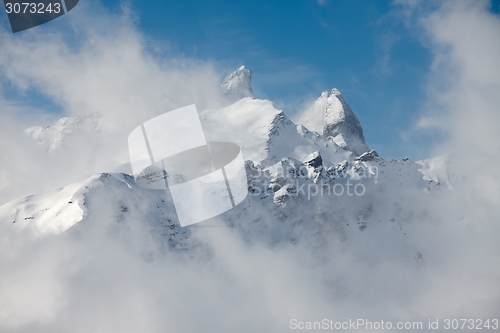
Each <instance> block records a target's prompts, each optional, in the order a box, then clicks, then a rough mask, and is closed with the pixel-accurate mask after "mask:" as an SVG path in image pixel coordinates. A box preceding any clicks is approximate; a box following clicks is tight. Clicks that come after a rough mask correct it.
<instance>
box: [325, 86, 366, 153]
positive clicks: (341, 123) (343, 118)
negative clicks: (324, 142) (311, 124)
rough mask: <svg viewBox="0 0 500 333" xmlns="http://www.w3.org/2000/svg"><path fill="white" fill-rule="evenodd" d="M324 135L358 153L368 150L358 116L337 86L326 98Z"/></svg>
mask: <svg viewBox="0 0 500 333" xmlns="http://www.w3.org/2000/svg"><path fill="white" fill-rule="evenodd" d="M323 135H325V136H329V137H331V138H332V139H333V140H334V141H335V143H337V144H338V145H339V146H340V147H342V148H346V149H348V150H350V151H352V152H354V153H356V154H357V155H359V154H361V153H364V152H365V151H367V150H368V147H367V146H366V144H365V137H364V135H363V129H362V128H361V124H360V123H359V120H358V117H356V114H355V113H354V112H353V111H352V109H351V107H350V106H349V104H347V102H346V101H345V99H344V97H343V96H342V94H341V93H340V91H339V90H337V89H335V88H333V89H332V92H331V93H330V94H329V95H328V97H327V99H326V105H325V124H324V127H323Z"/></svg>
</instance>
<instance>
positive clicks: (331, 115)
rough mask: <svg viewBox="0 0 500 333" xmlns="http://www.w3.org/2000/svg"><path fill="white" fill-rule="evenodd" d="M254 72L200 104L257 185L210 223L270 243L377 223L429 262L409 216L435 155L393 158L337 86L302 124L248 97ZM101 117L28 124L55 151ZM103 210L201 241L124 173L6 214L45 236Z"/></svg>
mask: <svg viewBox="0 0 500 333" xmlns="http://www.w3.org/2000/svg"><path fill="white" fill-rule="evenodd" d="M250 77H251V74H250V71H248V70H247V69H245V68H244V67H241V68H240V69H238V70H237V71H236V72H234V73H233V74H231V75H230V77H228V78H227V79H226V80H225V81H224V84H223V87H226V88H227V90H226V92H227V94H232V96H233V97H235V96H236V95H238V94H239V95H238V96H240V97H242V98H240V99H239V100H237V101H236V102H235V103H233V104H232V105H230V106H228V107H225V108H222V109H218V110H215V109H209V110H204V111H201V112H200V119H201V121H202V125H203V128H204V131H205V135H206V137H207V140H208V141H229V142H234V143H236V144H238V145H239V146H240V147H241V148H242V153H243V156H244V159H245V160H246V169H247V175H248V187H249V192H250V195H249V196H248V197H247V199H246V200H245V201H244V202H243V203H242V204H240V205H239V206H237V207H236V208H235V209H233V210H231V211H229V212H227V213H225V214H223V215H221V216H219V217H217V218H215V219H213V220H212V221H207V222H203V223H205V224H207V223H208V224H210V223H215V222H217V223H222V224H223V225H226V226H230V227H232V228H234V229H236V230H238V231H240V232H241V235H243V236H244V237H245V239H247V241H249V242H254V241H264V242H265V243H268V244H270V245H273V244H274V245H275V244H278V243H281V242H285V243H289V242H297V241H299V240H301V239H314V240H315V243H316V244H322V243H324V242H328V238H330V237H333V238H338V239H340V240H343V241H345V240H348V239H350V238H356V237H359V236H358V234H359V233H368V234H369V233H370V232H371V230H373V231H374V232H375V231H376V232H377V233H378V232H382V233H389V234H391V233H395V234H396V236H395V238H394V239H396V240H395V242H396V243H398V242H399V243H400V249H401V251H402V253H403V252H404V253H407V256H408V258H409V260H415V262H416V263H418V264H420V263H421V261H422V254H421V253H420V252H419V250H418V247H417V246H414V245H410V244H411V239H409V237H410V238H411V234H408V232H407V230H406V228H407V227H408V226H405V225H404V223H405V221H406V222H407V221H409V220H413V219H418V216H419V214H423V212H418V211H413V210H412V209H411V207H408V206H407V205H405V204H404V203H403V202H402V201H401V200H402V199H401V190H402V189H403V188H404V190H405V193H406V195H408V193H412V195H415V196H416V197H418V200H428V198H427V197H428V194H426V193H428V192H429V191H430V192H432V191H434V190H435V188H436V185H435V184H437V183H438V182H439V181H438V180H437V179H435V178H436V176H435V175H431V176H429V175H428V174H429V172H427V175H424V174H423V173H422V172H421V171H422V170H424V169H425V170H427V171H429V170H431V169H432V168H431V167H429V163H427V164H425V165H426V166H427V168H423V167H422V165H423V164H422V163H421V164H417V163H413V162H411V161H409V160H407V159H404V160H384V159H383V158H381V157H380V156H378V154H377V153H376V152H375V151H373V150H372V151H369V150H368V147H367V146H366V144H365V142H364V137H363V130H362V128H361V126H360V123H359V120H358V119H357V117H356V115H355V114H354V113H353V111H352V110H351V108H350V107H349V105H348V104H347V103H346V101H345V100H344V98H343V97H342V95H341V94H340V92H339V91H338V90H336V89H333V90H332V92H331V93H330V94H327V93H323V94H322V95H321V97H320V98H319V99H318V100H317V101H316V102H315V103H314V104H313V105H312V106H311V107H310V108H309V109H308V110H307V111H305V112H304V113H303V114H302V115H301V117H300V119H301V121H302V123H301V124H295V123H294V122H292V121H291V120H290V119H289V118H288V117H287V116H286V114H285V113H284V112H283V111H281V110H278V109H276V108H275V107H274V105H273V104H272V103H271V102H270V101H267V100H259V99H254V98H252V97H245V96H248V95H249V94H250V93H251V86H250ZM240 93H241V94H240ZM235 94H236V95H235ZM98 124H99V122H98V121H82V120H79V119H68V118H64V119H61V120H60V121H58V122H57V123H56V124H55V125H53V126H50V127H47V128H38V127H34V128H30V129H28V130H27V131H26V132H27V134H28V135H30V136H31V137H33V138H38V142H39V144H42V146H43V148H44V149H46V150H47V151H49V152H50V151H51V150H53V149H56V148H57V147H58V146H59V145H60V144H61V142H62V140H63V138H64V137H65V136H67V135H72V134H74V132H73V130H74V129H85V130H87V131H97V130H98V129H99V128H100V127H99V125H98ZM419 170H420V171H419ZM440 176H441V175H440ZM408 189H410V192H409V190H408ZM426 191H427V192H426ZM99 215H100V217H99ZM102 216H106V217H107V219H106V221H107V223H106V224H105V225H106V226H107V227H111V226H112V225H113V223H120V224H123V223H124V221H125V222H126V221H129V222H130V221H131V220H132V219H134V220H136V219H140V220H142V221H144V223H146V225H147V226H148V228H151V230H154V231H155V233H157V235H162V237H164V238H165V242H166V243H167V244H170V246H171V247H173V248H176V247H180V248H183V249H185V248H189V244H190V242H191V241H190V231H189V230H190V229H189V228H181V227H180V226H179V223H178V221H177V218H176V214H175V209H174V207H173V204H172V201H171V198H170V197H169V194H168V193H164V192H163V191H157V190H146V189H142V188H140V187H138V186H136V185H135V183H134V180H133V177H132V176H130V175H127V174H123V173H121V174H109V173H104V174H98V175H95V176H93V177H91V178H89V179H87V180H85V181H83V182H79V183H75V184H71V185H68V186H67V187H65V188H62V189H58V190H53V191H48V192H45V193H42V194H35V195H33V196H30V197H27V198H22V199H19V200H15V201H12V202H10V203H7V204H5V205H3V206H1V207H0V221H2V222H3V223H10V224H12V226H13V228H16V229H23V230H28V231H29V232H30V233H33V234H34V235H37V236H39V237H40V236H43V235H46V234H58V233H61V232H64V231H66V230H70V229H74V228H75V227H76V226H78V225H79V224H81V225H85V223H89V222H92V220H95V219H100V220H102ZM203 223H201V225H203ZM408 228H410V227H408ZM384 230H385V231H384ZM398 239H399V240H398Z"/></svg>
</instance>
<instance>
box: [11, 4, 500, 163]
mask: <svg viewBox="0 0 500 333" xmlns="http://www.w3.org/2000/svg"><path fill="white" fill-rule="evenodd" d="M83 1H85V0H81V2H83ZM102 3H103V4H104V6H105V7H106V8H107V9H108V10H109V11H111V12H120V11H121V4H122V3H123V2H122V1H119V0H103V1H102ZM127 4H128V5H129V7H130V8H131V10H132V12H133V13H134V15H135V16H136V18H137V23H136V24H137V26H138V28H139V30H140V31H141V32H142V33H144V34H145V35H146V40H147V43H148V46H149V47H151V48H156V47H158V46H160V47H163V48H164V47H167V49H168V52H167V53H168V54H173V55H175V56H179V55H181V56H185V57H189V58H196V59H200V60H203V61H207V60H208V61H211V62H213V63H214V64H216V66H217V67H218V68H220V69H221V77H223V76H224V75H226V74H228V73H229V72H230V71H232V70H234V69H236V68H237V67H239V66H240V65H245V66H246V67H248V68H249V69H251V70H252V71H253V74H254V75H253V87H254V90H255V93H256V97H259V98H267V99H270V100H272V101H273V102H274V103H275V104H276V105H277V106H278V107H280V108H283V109H284V110H285V112H286V113H287V114H289V115H293V114H294V112H296V111H297V110H298V109H300V108H302V107H303V106H304V103H305V102H306V101H312V100H313V99H314V98H316V97H318V96H319V95H320V93H321V92H322V91H325V90H330V89H332V88H333V87H336V88H338V89H339V90H340V91H341V92H342V93H343V95H344V97H345V98H346V100H347V101H348V102H349V104H350V105H351V107H352V108H353V109H354V111H355V112H356V114H357V115H358V117H359V118H360V121H361V124H362V126H363V129H364V132H365V138H366V141H367V143H368V145H369V146H370V147H371V148H372V149H376V150H377V151H379V153H380V154H381V155H382V156H383V157H385V158H403V157H406V156H408V157H410V158H412V159H413V160H416V159H420V158H424V157H427V156H426V149H425V147H427V146H429V145H432V144H433V143H434V141H435V140H436V139H437V138H438V137H436V136H431V135H429V133H424V132H421V133H418V134H417V135H415V133H414V132H413V131H412V129H413V127H414V125H415V122H416V120H417V118H418V116H419V114H420V112H422V111H425V109H424V108H425V105H424V103H423V101H424V100H425V96H426V95H425V94H426V90H425V88H426V80H427V75H428V72H429V67H430V65H431V62H432V57H431V54H430V51H429V49H428V48H426V47H425V36H423V35H421V34H420V32H419V30H418V29H413V28H412V27H411V26H408V24H407V23H408V22H405V20H404V19H402V17H401V15H396V12H397V9H398V8H397V6H394V5H392V3H391V2H390V1H361V0H357V1H334V0H324V1H319V2H318V1H313V0H307V1H306V0H304V1H286V0H275V1H228V0H220V1H215V0H212V1H189V0H182V1H181V0H176V1H153V0H140V1H139V0H129V1H128V2H127ZM498 8H499V1H495V2H493V5H492V10H493V11H495V12H497V13H498ZM76 10H78V6H77V7H76V8H75V9H74V11H76ZM97 13H98V11H96V14H97ZM70 14H71V12H70ZM69 16H70V15H66V17H65V18H64V19H70V18H69ZM61 19H63V18H61ZM2 21H3V22H4V24H5V18H4V17H2ZM51 24H52V25H55V24H58V23H56V22H51V23H48V24H46V27H45V28H46V29H50V28H51V27H49V25H51ZM13 96H14V95H13ZM17 98H21V99H32V100H33V101H37V103H39V104H40V102H44V101H45V100H44V98H43V96H40V95H38V94H37V93H36V92H31V93H30V94H28V95H26V94H24V95H18V96H17ZM45 102H46V103H47V105H49V108H50V102H49V101H45ZM41 104H43V103H41ZM408 133H410V134H408Z"/></svg>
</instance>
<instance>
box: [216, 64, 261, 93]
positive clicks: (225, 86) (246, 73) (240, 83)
mask: <svg viewBox="0 0 500 333" xmlns="http://www.w3.org/2000/svg"><path fill="white" fill-rule="evenodd" d="M251 81H252V72H251V71H250V70H249V69H246V68H245V66H241V67H240V68H238V69H237V70H236V71H234V72H232V73H231V74H230V75H229V76H228V77H226V78H225V79H224V82H222V85H221V90H222V94H223V95H224V96H226V97H228V98H229V99H230V100H232V101H237V100H240V99H242V98H245V97H253V90H252V85H251Z"/></svg>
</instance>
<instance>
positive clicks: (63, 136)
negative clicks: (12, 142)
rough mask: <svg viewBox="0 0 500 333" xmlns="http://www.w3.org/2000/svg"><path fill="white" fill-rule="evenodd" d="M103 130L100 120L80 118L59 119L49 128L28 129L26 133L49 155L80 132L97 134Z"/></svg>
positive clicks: (35, 127) (36, 127) (34, 127)
mask: <svg viewBox="0 0 500 333" xmlns="http://www.w3.org/2000/svg"><path fill="white" fill-rule="evenodd" d="M102 128H103V125H102V123H101V122H100V121H99V120H98V119H94V118H85V119H81V118H78V117H70V118H68V117H66V118H61V119H59V120H58V121H57V122H56V123H54V124H53V125H50V126H47V127H41V126H33V127H30V128H27V129H26V130H25V133H26V134H27V135H28V136H29V137H31V138H32V139H33V140H35V141H36V143H37V145H38V146H39V147H40V148H42V149H43V150H44V151H46V152H48V153H53V152H54V151H56V150H58V149H60V148H61V147H62V146H63V145H64V142H65V141H66V140H67V139H68V138H69V137H71V136H75V135H77V134H78V132H79V131H85V132H90V133H97V132H99V131H101V130H102Z"/></svg>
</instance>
